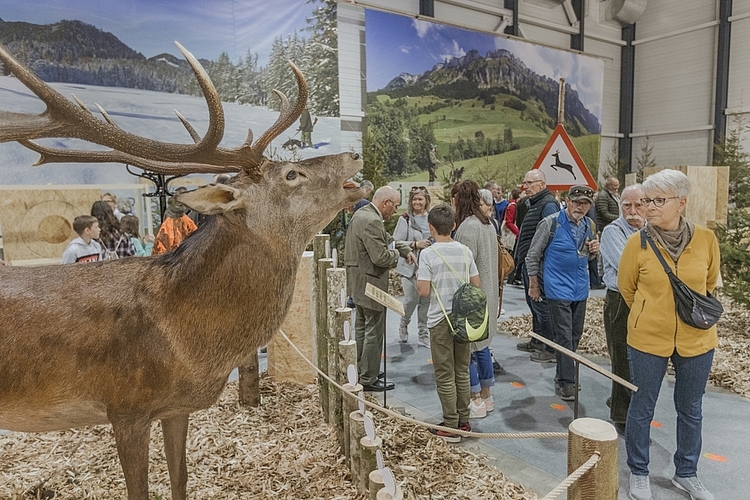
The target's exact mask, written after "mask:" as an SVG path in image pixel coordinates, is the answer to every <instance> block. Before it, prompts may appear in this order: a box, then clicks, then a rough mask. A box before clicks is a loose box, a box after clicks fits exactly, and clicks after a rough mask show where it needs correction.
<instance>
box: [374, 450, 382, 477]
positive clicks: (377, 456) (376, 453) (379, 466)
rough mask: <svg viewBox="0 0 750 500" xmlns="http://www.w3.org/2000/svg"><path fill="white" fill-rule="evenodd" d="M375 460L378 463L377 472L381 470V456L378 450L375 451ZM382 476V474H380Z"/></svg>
mask: <svg viewBox="0 0 750 500" xmlns="http://www.w3.org/2000/svg"><path fill="white" fill-rule="evenodd" d="M375 460H376V461H377V462H378V470H379V471H382V470H383V454H382V453H381V452H380V450H375ZM381 475H382V472H381Z"/></svg>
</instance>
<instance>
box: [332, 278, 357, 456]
mask: <svg viewBox="0 0 750 500" xmlns="http://www.w3.org/2000/svg"><path fill="white" fill-rule="evenodd" d="M326 278H327V280H328V294H327V295H328V298H327V303H328V333H329V337H328V372H327V373H328V376H329V377H331V379H332V380H335V381H336V383H338V384H339V385H341V384H343V383H344V382H346V378H343V379H342V378H340V370H339V341H341V340H344V323H349V322H350V321H351V317H352V310H351V309H349V308H348V307H346V304H343V305H342V304H341V294H342V293H343V294H344V295H346V269H341V268H336V269H328V270H326ZM341 408H342V407H341V392H340V391H339V390H338V389H336V388H334V387H330V386H329V388H328V415H329V416H328V422H329V423H330V424H331V425H334V426H335V427H336V434H337V435H338V437H339V442H342V441H343V435H344V416H343V415H344V414H343V413H342V412H341Z"/></svg>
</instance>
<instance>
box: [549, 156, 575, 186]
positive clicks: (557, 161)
mask: <svg viewBox="0 0 750 500" xmlns="http://www.w3.org/2000/svg"><path fill="white" fill-rule="evenodd" d="M551 156H554V157H555V164H554V165H550V167H552V168H553V169H555V170H557V168H558V167H560V168H562V169H564V170H567V171H568V172H570V174H571V175H572V176H573V180H575V179H576V174H575V172H573V165H569V164H567V163H563V162H561V161H560V150H559V149H556V150H555V152H554V153H552V155H551Z"/></svg>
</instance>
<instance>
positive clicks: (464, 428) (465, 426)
mask: <svg viewBox="0 0 750 500" xmlns="http://www.w3.org/2000/svg"><path fill="white" fill-rule="evenodd" d="M458 430H459V431H465V432H471V424H470V423H469V422H464V423H463V424H458Z"/></svg>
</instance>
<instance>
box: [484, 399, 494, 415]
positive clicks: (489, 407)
mask: <svg viewBox="0 0 750 500" xmlns="http://www.w3.org/2000/svg"><path fill="white" fill-rule="evenodd" d="M484 406H485V407H486V408H487V412H491V411H492V410H494V409H495V398H494V397H493V396H490V397H488V398H487V399H485V400H484Z"/></svg>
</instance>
